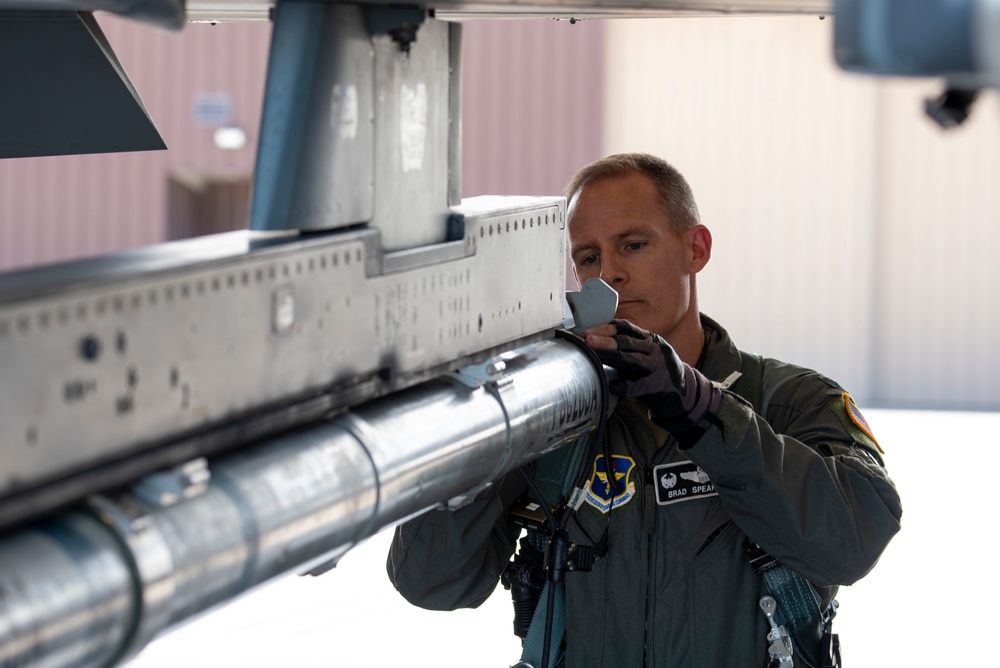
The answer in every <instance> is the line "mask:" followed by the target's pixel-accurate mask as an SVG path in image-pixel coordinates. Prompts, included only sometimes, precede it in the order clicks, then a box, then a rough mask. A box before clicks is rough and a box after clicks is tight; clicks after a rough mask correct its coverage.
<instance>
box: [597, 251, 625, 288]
mask: <svg viewBox="0 0 1000 668" xmlns="http://www.w3.org/2000/svg"><path fill="white" fill-rule="evenodd" d="M601 278H602V279H603V280H604V282H605V283H607V284H608V285H614V284H615V283H624V282H625V281H626V280H627V279H628V273H626V271H625V266H624V265H623V264H622V263H621V262H619V261H618V259H617V258H608V257H602V258H601Z"/></svg>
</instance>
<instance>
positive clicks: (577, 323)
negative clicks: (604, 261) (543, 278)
mask: <svg viewBox="0 0 1000 668" xmlns="http://www.w3.org/2000/svg"><path fill="white" fill-rule="evenodd" d="M566 302H567V303H568V308H569V311H570V313H569V314H568V315H567V316H566V319H565V320H564V321H563V326H564V327H565V328H566V329H568V330H570V331H571V332H575V333H576V334H583V332H584V330H587V329H590V328H591V327H596V326H597V325H605V324H607V323H609V322H611V321H612V320H613V319H614V317H615V311H617V310H618V293H617V292H615V289H614V288H612V287H611V286H610V285H608V284H607V283H605V282H604V281H602V280H601V279H599V278H590V279H587V282H586V283H584V284H583V288H582V289H581V290H580V291H579V292H567V293H566Z"/></svg>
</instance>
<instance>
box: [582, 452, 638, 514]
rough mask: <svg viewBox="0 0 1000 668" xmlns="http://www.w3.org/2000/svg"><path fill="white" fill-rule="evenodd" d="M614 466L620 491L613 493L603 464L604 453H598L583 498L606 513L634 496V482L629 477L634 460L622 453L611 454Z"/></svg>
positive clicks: (632, 469) (633, 467)
mask: <svg viewBox="0 0 1000 668" xmlns="http://www.w3.org/2000/svg"><path fill="white" fill-rule="evenodd" d="M611 459H612V461H613V462H614V467H615V474H614V475H615V479H616V480H617V481H619V482H620V483H621V490H622V491H621V492H620V493H615V490H614V487H612V486H611V481H610V480H608V472H607V469H606V468H605V466H604V455H598V456H597V458H596V459H594V474H593V475H592V476H591V478H590V484H588V485H587V496H586V497H585V498H584V500H585V501H586V502H587V503H589V504H590V505H592V506H593V507H594V508H597V509H598V510H600V511H601V512H602V513H605V514H607V512H608V511H609V510H611V509H612V508H619V507H621V506H624V505H625V504H626V503H628V502H629V501H631V500H632V497H633V496H635V482H633V481H631V480H630V479H629V478H630V477H631V475H632V471H634V470H635V460H634V459H632V458H631V457H626V456H624V455H612V456H611Z"/></svg>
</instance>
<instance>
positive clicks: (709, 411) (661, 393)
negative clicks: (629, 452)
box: [596, 320, 722, 445]
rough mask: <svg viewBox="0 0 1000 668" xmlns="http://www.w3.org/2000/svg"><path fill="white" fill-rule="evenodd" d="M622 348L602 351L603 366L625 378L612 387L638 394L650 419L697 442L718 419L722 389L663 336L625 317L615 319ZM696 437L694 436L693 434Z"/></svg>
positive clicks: (599, 353) (621, 393)
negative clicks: (695, 367)
mask: <svg viewBox="0 0 1000 668" xmlns="http://www.w3.org/2000/svg"><path fill="white" fill-rule="evenodd" d="M611 324H613V325H615V329H616V333H615V335H614V336H613V337H612V338H613V339H614V340H615V343H616V344H617V345H618V349H617V350H597V351H596V352H597V356H598V357H599V358H600V359H601V361H602V362H604V364H606V365H608V366H610V367H612V368H614V369H617V370H618V372H619V374H620V376H621V377H620V378H619V379H618V380H612V381H610V382H609V384H608V389H609V390H610V391H611V393H612V394H616V395H618V396H620V397H635V398H636V399H638V400H639V402H640V403H642V404H643V405H644V406H645V407H646V408H648V409H649V417H650V418H651V419H652V420H653V422H655V423H656V424H658V425H660V426H662V427H663V428H664V429H666V430H667V431H669V432H670V433H671V434H673V435H674V436H675V437H677V438H679V439H680V440H681V441H682V444H685V442H686V444H687V445H692V444H693V441H694V440H697V439H698V438H700V437H701V435H702V434H703V433H704V431H705V430H706V429H708V428H709V427H710V426H711V425H712V424H713V423H717V420H716V418H715V415H716V413H717V411H718V409H719V406H720V405H721V404H722V390H720V389H719V388H717V387H715V386H714V385H712V382H711V381H710V380H708V378H706V377H705V376H703V375H702V374H701V373H700V372H699V371H698V370H696V369H694V368H692V367H691V366H690V365H688V364H685V363H684V362H682V361H681V358H680V357H678V356H677V353H676V352H674V349H673V348H672V347H671V346H670V344H669V343H667V342H666V341H664V340H663V337H661V336H659V335H657V334H653V333H651V332H647V331H646V330H644V329H640V328H638V327H636V326H635V325H633V324H632V323H630V322H628V321H626V320H612V321H611ZM692 437H693V438H692Z"/></svg>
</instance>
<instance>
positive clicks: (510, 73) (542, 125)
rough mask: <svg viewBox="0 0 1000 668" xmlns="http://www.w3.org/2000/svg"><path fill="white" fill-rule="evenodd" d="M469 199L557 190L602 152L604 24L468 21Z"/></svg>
mask: <svg viewBox="0 0 1000 668" xmlns="http://www.w3.org/2000/svg"><path fill="white" fill-rule="evenodd" d="M462 44H463V50H464V55H463V61H462V68H463V72H462V79H463V84H462V85H463V90H462V95H463V101H462V104H463V120H462V160H463V177H462V178H463V182H462V188H463V191H464V194H465V196H467V197H468V196H472V195H483V194H491V195H515V194H516V195H557V194H560V193H561V192H562V189H563V186H565V185H566V182H567V181H569V179H570V177H571V176H572V175H573V173H574V172H575V171H576V170H577V169H578V168H579V167H581V166H582V165H585V164H586V163H588V162H591V161H593V160H596V159H597V158H599V157H601V148H602V136H601V128H602V107H601V100H602V97H603V92H604V91H603V80H602V77H601V76H600V72H601V69H602V64H603V60H604V29H603V25H602V23H601V22H599V21H580V22H578V23H575V24H571V23H570V22H569V21H551V20H546V19H534V20H527V21H520V20H518V21H469V22H466V23H465V24H464V28H463V37H462Z"/></svg>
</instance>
